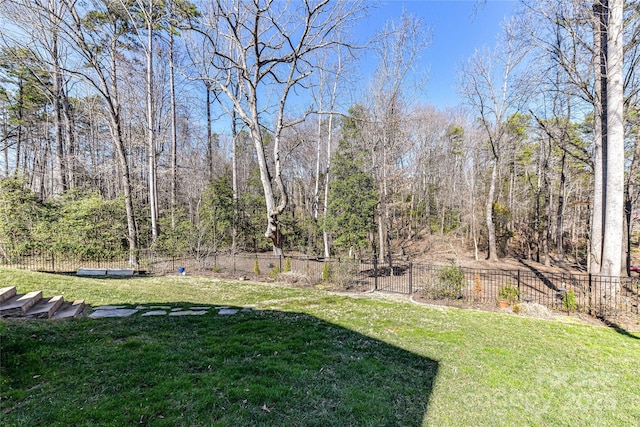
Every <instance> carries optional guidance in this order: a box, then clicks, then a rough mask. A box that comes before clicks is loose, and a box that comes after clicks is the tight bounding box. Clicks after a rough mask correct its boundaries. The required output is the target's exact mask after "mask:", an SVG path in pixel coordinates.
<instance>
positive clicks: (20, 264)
mask: <svg viewBox="0 0 640 427" xmlns="http://www.w3.org/2000/svg"><path fill="white" fill-rule="evenodd" d="M138 261H139V262H138V264H137V265H136V266H134V267H132V266H130V265H129V262H128V257H127V256H122V257H120V258H117V257H110V258H105V257H99V256H96V257H86V256H75V257H74V256H70V255H69V254H68V253H67V254H64V255H62V254H59V253H55V252H51V251H43V250H33V251H30V252H29V253H27V254H25V253H23V254H21V255H15V256H12V257H6V256H3V257H0V266H6V267H12V268H19V269H27V270H37V271H46V272H57V273H61V272H64V273H70V272H75V271H77V270H78V269H79V268H100V269H119V268H120V269H125V268H126V269H130V268H133V269H134V270H135V271H137V272H139V273H149V274H172V273H177V272H178V269H184V271H185V272H186V273H187V274H189V273H194V272H198V273H202V272H208V273H217V274H220V275H224V276H226V277H234V278H240V277H245V278H247V279H259V280H265V279H278V278H280V279H282V278H283V276H282V275H281V274H282V273H288V274H289V275H291V276H294V277H293V279H296V277H297V278H299V279H301V280H302V281H304V282H305V283H308V284H318V283H321V282H323V281H329V282H331V283H333V284H334V285H337V286H338V287H343V288H345V289H347V288H357V289H360V290H372V291H383V292H393V293H399V294H407V295H413V294H417V295H419V296H420V297H422V298H423V299H426V300H433V301H435V302H437V301H442V302H445V303H447V304H452V303H460V304H474V305H486V304H494V305H495V304H496V300H497V298H498V296H499V294H500V293H501V289H503V288H505V287H509V288H511V289H514V288H515V289H516V290H517V292H516V293H515V298H514V300H513V301H512V304H514V305H517V304H521V303H538V304H542V305H544V306H546V307H549V308H551V309H554V310H566V311H576V312H582V313H588V314H590V315H593V316H610V315H614V314H632V315H638V314H640V277H621V278H616V277H602V276H596V275H589V274H569V273H547V272H541V271H538V270H536V269H534V268H528V269H519V270H482V269H470V268H461V267H455V266H434V265H426V264H420V263H412V262H409V261H399V260H396V261H393V262H392V263H389V262H378V260H376V259H375V258H374V259H370V260H349V259H340V258H331V259H324V258H318V257H309V256H289V257H286V258H285V257H278V256H273V255H268V254H215V253H210V254H206V255H198V256H195V255H184V256H167V255H163V254H160V253H157V252H155V251H152V250H143V251H141V252H140V255H139V259H138ZM285 278H286V277H285Z"/></svg>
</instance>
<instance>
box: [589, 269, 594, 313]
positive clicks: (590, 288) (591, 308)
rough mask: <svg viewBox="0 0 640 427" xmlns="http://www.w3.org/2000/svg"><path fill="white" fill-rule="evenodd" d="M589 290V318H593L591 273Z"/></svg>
mask: <svg viewBox="0 0 640 427" xmlns="http://www.w3.org/2000/svg"><path fill="white" fill-rule="evenodd" d="M588 286H589V289H588V298H589V316H593V288H592V282H591V273H589V284H588Z"/></svg>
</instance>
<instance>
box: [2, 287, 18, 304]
mask: <svg viewBox="0 0 640 427" xmlns="http://www.w3.org/2000/svg"><path fill="white" fill-rule="evenodd" d="M16 294H17V291H16V287H15V286H7V287H6V288H0V303H3V302H5V301H7V300H8V299H10V298H13V297H15V296H16Z"/></svg>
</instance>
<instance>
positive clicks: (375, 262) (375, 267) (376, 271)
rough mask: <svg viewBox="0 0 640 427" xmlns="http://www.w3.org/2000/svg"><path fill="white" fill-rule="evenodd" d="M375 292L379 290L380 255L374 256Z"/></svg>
mask: <svg viewBox="0 0 640 427" xmlns="http://www.w3.org/2000/svg"><path fill="white" fill-rule="evenodd" d="M373 290H375V291H377V290H378V255H377V254H373Z"/></svg>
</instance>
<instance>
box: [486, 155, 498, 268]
mask: <svg viewBox="0 0 640 427" xmlns="http://www.w3.org/2000/svg"><path fill="white" fill-rule="evenodd" d="M497 181H498V159H497V158H494V163H493V168H492V170H491V181H490V182H489V194H488V195H487V204H486V206H485V209H486V216H485V220H486V224H487V237H488V239H489V254H488V257H487V259H489V261H497V260H498V252H497V249H496V226H495V224H494V223H493V201H494V199H495V194H496V183H497Z"/></svg>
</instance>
